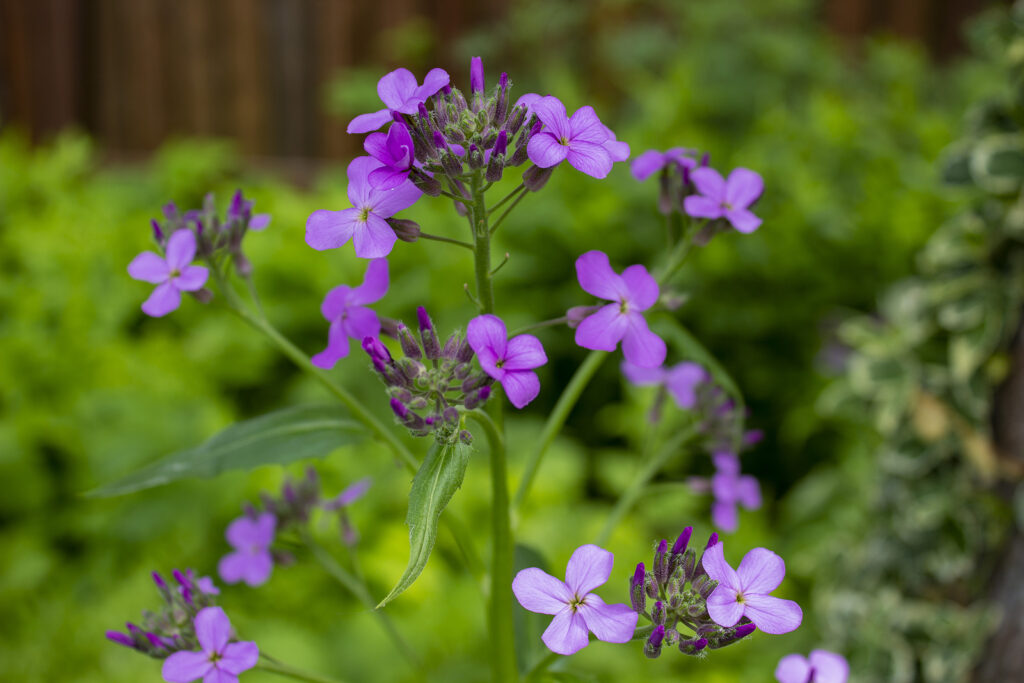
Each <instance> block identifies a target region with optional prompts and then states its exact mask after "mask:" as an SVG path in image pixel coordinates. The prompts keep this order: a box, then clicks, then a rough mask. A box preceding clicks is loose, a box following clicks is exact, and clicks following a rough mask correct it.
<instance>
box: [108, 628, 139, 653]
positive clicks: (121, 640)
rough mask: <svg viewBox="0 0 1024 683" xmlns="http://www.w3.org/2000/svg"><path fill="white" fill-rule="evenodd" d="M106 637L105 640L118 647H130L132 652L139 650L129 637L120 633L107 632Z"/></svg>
mask: <svg viewBox="0 0 1024 683" xmlns="http://www.w3.org/2000/svg"><path fill="white" fill-rule="evenodd" d="M106 636H107V640H110V641H113V642H115V643H117V644H118V645H124V646H125V647H130V648H131V649H133V650H138V649H139V646H138V645H136V644H135V640H134V639H133V638H132V637H131V636H129V635H127V634H125V633H121V632H120V631H107V633H106Z"/></svg>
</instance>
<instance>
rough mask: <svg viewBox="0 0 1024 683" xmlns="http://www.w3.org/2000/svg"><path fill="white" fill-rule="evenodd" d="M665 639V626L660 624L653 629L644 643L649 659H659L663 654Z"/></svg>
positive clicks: (645, 652)
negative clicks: (662, 644) (662, 648)
mask: <svg viewBox="0 0 1024 683" xmlns="http://www.w3.org/2000/svg"><path fill="white" fill-rule="evenodd" d="M663 640H665V627H664V626H662V625H660V624H659V625H658V626H655V627H654V630H653V631H651V635H649V636H647V642H645V643H644V654H645V655H646V656H647V657H648V658H649V659H657V658H658V657H659V656H660V655H661V643H662V641H663Z"/></svg>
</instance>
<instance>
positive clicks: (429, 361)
mask: <svg viewBox="0 0 1024 683" xmlns="http://www.w3.org/2000/svg"><path fill="white" fill-rule="evenodd" d="M416 316H417V318H418V321H419V338H417V337H416V335H414V334H413V333H412V331H411V330H409V328H408V327H406V326H405V324H403V323H399V324H398V328H397V332H396V334H397V336H398V341H399V343H400V344H401V346H402V352H403V353H404V354H405V355H404V357H402V358H399V359H397V360H396V359H395V358H392V356H391V353H390V352H389V351H388V350H387V347H385V346H384V345H383V344H382V343H381V342H380V340H378V339H375V338H373V337H367V338H366V339H364V340H363V349H364V350H365V351H366V353H367V354H368V355H369V356H370V360H371V361H372V362H373V368H374V370H376V371H377V375H378V376H379V377H380V378H381V379H382V380H383V381H384V384H385V385H386V386H387V391H388V395H389V396H390V397H391V410H392V411H393V412H394V413H395V416H396V417H397V418H398V420H399V421H400V422H401V423H402V424H403V425H405V426H406V428H408V429H409V431H410V432H412V434H413V435H414V436H426V435H428V434H431V433H433V432H438V433H439V435H442V436H448V437H454V436H455V435H456V432H458V438H461V439H462V440H463V441H466V442H468V441H469V440H470V438H471V436H470V434H469V432H468V431H461V432H459V431H458V430H459V425H460V424H461V417H460V414H459V407H462V408H465V409H466V410H472V409H474V408H478V407H480V406H481V405H483V404H484V403H485V402H486V401H487V399H488V398H490V396H491V384H492V383H493V381H494V380H492V379H491V378H490V377H488V376H487V375H486V374H484V373H483V372H481V371H479V370H474V368H473V356H474V354H473V350H472V349H471V348H470V347H469V342H467V341H466V339H465V337H463V336H462V335H460V334H459V333H458V332H456V333H454V334H452V335H451V336H450V337H448V340H447V341H446V342H445V343H444V346H441V342H440V340H439V338H438V336H437V332H436V331H435V329H434V324H433V322H432V321H431V319H430V316H429V315H428V314H427V311H426V309H424V308H423V307H422V306H420V307H419V308H418V309H417V310H416Z"/></svg>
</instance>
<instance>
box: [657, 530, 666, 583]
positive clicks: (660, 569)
mask: <svg viewBox="0 0 1024 683" xmlns="http://www.w3.org/2000/svg"><path fill="white" fill-rule="evenodd" d="M654 578H655V579H657V581H658V585H659V586H664V585H665V584H667V583H668V541H666V540H665V539H662V540H661V543H659V544H658V549H657V550H656V551H655V552H654Z"/></svg>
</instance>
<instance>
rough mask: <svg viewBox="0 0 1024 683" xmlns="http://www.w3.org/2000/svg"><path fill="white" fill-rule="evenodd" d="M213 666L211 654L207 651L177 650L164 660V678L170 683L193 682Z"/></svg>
mask: <svg viewBox="0 0 1024 683" xmlns="http://www.w3.org/2000/svg"><path fill="white" fill-rule="evenodd" d="M212 668H213V662H211V661H210V656H209V655H207V654H206V653H205V652H188V651H185V650H182V651H180V652H175V653H174V654H172V655H171V656H170V657H168V658H167V659H165V660H164V666H163V670H162V671H161V674H163V677H164V680H165V681H167V682H168V683H192V681H194V680H196V679H199V678H202V677H203V676H205V675H206V673H207V672H208V671H210V670H211V669H212Z"/></svg>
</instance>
